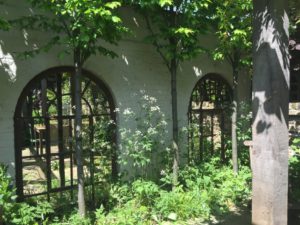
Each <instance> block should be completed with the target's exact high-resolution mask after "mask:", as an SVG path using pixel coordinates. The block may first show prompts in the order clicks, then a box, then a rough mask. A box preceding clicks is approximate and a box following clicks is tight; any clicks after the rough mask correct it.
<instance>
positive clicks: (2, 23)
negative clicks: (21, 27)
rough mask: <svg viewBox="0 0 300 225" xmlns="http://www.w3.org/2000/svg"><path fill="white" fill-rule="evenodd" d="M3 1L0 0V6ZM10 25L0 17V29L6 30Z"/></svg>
mask: <svg viewBox="0 0 300 225" xmlns="http://www.w3.org/2000/svg"><path fill="white" fill-rule="evenodd" d="M3 3H4V2H3V1H0V6H1V5H3ZM10 26H11V25H10V23H9V21H7V20H6V19H4V18H1V17H0V30H5V31H8V30H9V28H10Z"/></svg>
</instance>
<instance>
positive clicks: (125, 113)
mask: <svg viewBox="0 0 300 225" xmlns="http://www.w3.org/2000/svg"><path fill="white" fill-rule="evenodd" d="M123 114H124V115H131V114H133V112H132V110H131V109H130V108H127V109H125V110H124V112H123Z"/></svg>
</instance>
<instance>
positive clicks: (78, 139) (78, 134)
mask: <svg viewBox="0 0 300 225" xmlns="http://www.w3.org/2000/svg"><path fill="white" fill-rule="evenodd" d="M79 53H80V52H76V53H75V57H74V58H75V60H74V61H75V62H74V65H75V77H74V83H75V85H74V86H75V96H74V97H75V101H74V102H75V152H76V161H77V177H78V212H79V214H80V215H81V216H82V217H84V216H85V200H84V173H83V159H82V107H81V76H82V64H81V62H80V59H79V57H78V55H79Z"/></svg>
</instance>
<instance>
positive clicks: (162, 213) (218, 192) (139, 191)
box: [96, 158, 251, 224]
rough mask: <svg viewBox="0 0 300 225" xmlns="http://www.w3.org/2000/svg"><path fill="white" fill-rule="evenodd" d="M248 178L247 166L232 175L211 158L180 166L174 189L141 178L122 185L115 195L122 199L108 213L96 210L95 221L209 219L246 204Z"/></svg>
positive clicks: (149, 221)
mask: <svg viewBox="0 0 300 225" xmlns="http://www.w3.org/2000/svg"><path fill="white" fill-rule="evenodd" d="M164 175H165V176H169V175H168V174H164ZM162 180H163V182H165V181H166V179H162ZM250 180H251V172H250V169H249V168H248V167H241V170H240V173H239V175H237V176H235V175H234V174H233V172H232V169H231V167H230V166H223V165H222V164H221V162H220V160H219V159H217V158H214V159H212V160H211V161H209V162H206V163H203V164H201V165H200V166H199V167H191V166H187V167H185V168H184V169H182V170H181V172H180V176H179V185H178V186H177V187H176V188H175V189H173V190H169V189H165V188H163V187H166V186H168V185H166V184H165V183H163V185H162V186H158V185H157V184H156V183H154V182H152V181H147V180H143V179H138V180H136V181H134V182H133V183H132V184H131V185H125V187H126V188H125V190H126V191H125V192H124V191H123V192H122V193H120V194H117V195H116V196H115V197H114V199H117V197H119V196H122V199H123V200H122V201H121V202H119V204H116V205H115V207H114V208H113V209H112V210H110V211H109V212H108V213H107V211H106V210H105V209H104V207H101V208H100V209H98V210H97V211H96V221H97V224H153V223H154V224H159V223H161V222H163V221H172V222H173V223H178V224H183V223H184V222H183V221H187V220H189V219H195V218H202V219H203V220H204V219H209V218H210V216H212V215H216V214H218V215H219V214H223V213H226V212H228V211H229V210H232V209H233V207H234V206H236V205H243V204H245V203H248V201H249V200H250ZM170 182H172V181H171V180H170ZM129 187H131V188H129ZM123 188H124V185H123V186H122V185H121V189H123ZM116 190H119V189H116ZM124 195H125V196H128V197H127V198H126V197H124ZM124 200H125V201H124Z"/></svg>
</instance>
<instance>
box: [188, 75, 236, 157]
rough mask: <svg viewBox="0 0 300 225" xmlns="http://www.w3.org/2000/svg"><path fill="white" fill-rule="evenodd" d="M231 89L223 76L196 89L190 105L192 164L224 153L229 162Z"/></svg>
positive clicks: (210, 78)
mask: <svg viewBox="0 0 300 225" xmlns="http://www.w3.org/2000/svg"><path fill="white" fill-rule="evenodd" d="M231 99H232V93H231V88H230V86H229V84H228V83H227V82H226V80H224V79H223V78H222V77H221V76H219V75H217V74H208V75H205V76H204V77H203V78H201V79H200V80H199V81H198V82H197V84H196V86H195V87H194V89H193V92H192V95H191V98H190V104H189V112H188V117H189V135H188V141H189V149H188V159H189V161H190V162H191V161H194V162H199V161H202V160H203V159H205V158H207V157H210V156H211V155H213V154H215V153H217V151H218V150H220V157H221V158H222V159H225V148H226V146H225V145H226V143H225V139H226V136H229V134H230V110H229V109H230V107H229V106H230V104H231V101H232V100H231Z"/></svg>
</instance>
